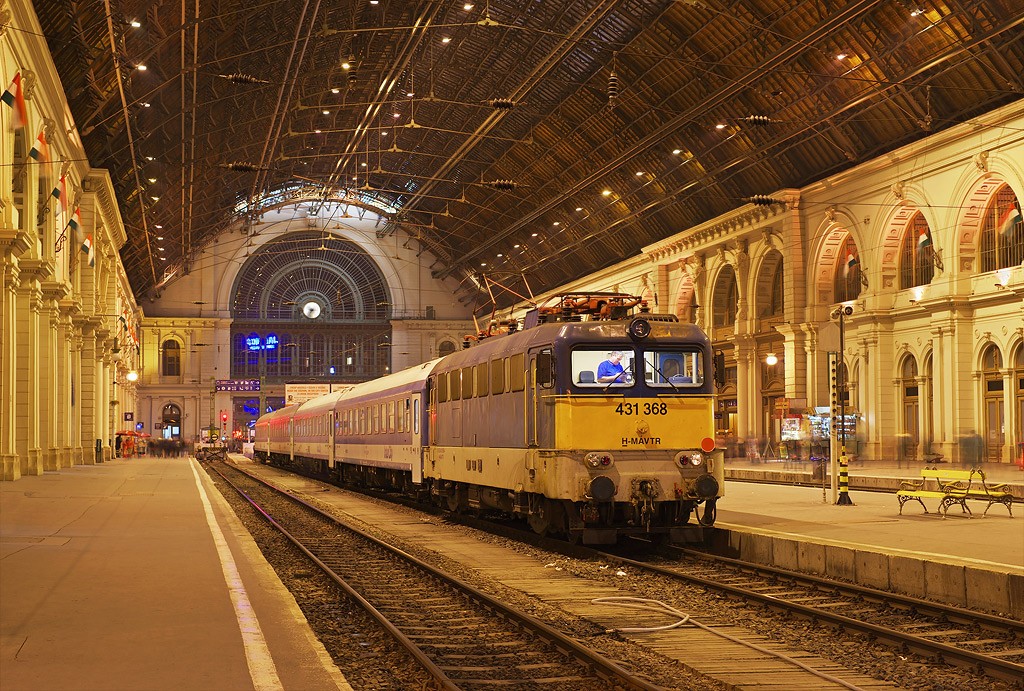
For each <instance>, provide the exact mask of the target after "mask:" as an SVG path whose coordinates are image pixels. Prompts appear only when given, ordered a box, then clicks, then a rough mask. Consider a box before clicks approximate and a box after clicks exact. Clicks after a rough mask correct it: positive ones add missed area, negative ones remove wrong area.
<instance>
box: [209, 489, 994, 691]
mask: <svg viewBox="0 0 1024 691" xmlns="http://www.w3.org/2000/svg"><path fill="white" fill-rule="evenodd" d="M326 488H327V486H326V485H325V490H326V491H329V492H330V491H343V490H337V488H330V489H326ZM225 496H228V495H227V494H225ZM228 498H229V500H231V501H232V504H233V505H234V504H235V503H236V502H237V501H238V500H235V499H231V498H230V497H228ZM303 498H304V499H305V500H306V501H308V502H309V503H311V504H313V505H315V506H317V507H318V508H320V509H322V510H324V511H326V512H328V513H332V514H335V515H338V517H339V518H342V519H344V520H345V521H346V522H351V523H353V524H355V525H356V526H357V527H359V528H361V529H363V530H365V531H366V532H368V533H370V534H373V535H381V536H387V537H388V538H389V539H390V540H392V541H394V543H395V544H397V545H398V546H400V547H401V548H402V549H404V550H405V551H407V552H409V553H410V554H414V555H415V556H417V557H419V558H421V559H423V560H424V561H427V562H429V563H432V564H436V565H437V566H439V567H441V568H443V569H445V570H446V571H449V572H450V573H452V574H454V575H455V576H457V577H458V578H460V579H462V580H464V581H466V582H468V583H470V584H472V585H474V586H475V587H477V588H479V589H480V590H483V591H485V592H487V593H489V594H492V595H495V596H497V597H499V598H501V599H502V601H504V602H508V603H511V604H512V605H513V606H514V607H516V608H518V609H521V610H522V611H525V612H529V613H530V614H531V615H533V616H535V617H537V618H538V619H541V620H543V621H545V622H547V623H549V624H551V625H553V626H555V627H557V628H559V629H560V630H562V631H564V632H566V633H568V634H569V635H572V636H575V637H576V638H578V639H579V640H581V641H583V642H585V643H587V644H588V645H590V646H592V647H593V648H594V649H595V650H598V651H600V652H601V653H602V654H603V655H605V656H607V657H608V658H610V659H612V660H615V661H616V662H618V663H619V664H622V665H623V666H624V667H625V668H627V669H640V670H643V671H644V673H645V674H646V675H647V676H648V678H649V679H650V680H651V681H652V682H654V683H656V684H660V685H663V686H665V687H666V688H672V689H724V688H727V687H726V686H725V685H723V684H720V683H719V682H717V681H715V680H712V679H710V678H708V677H704V676H701V675H698V674H695V673H693V672H691V671H689V670H687V669H685V668H684V667H682V666H680V665H679V664H677V663H675V662H674V661H671V660H668V659H666V658H665V657H664V656H662V655H659V654H657V653H653V652H650V651H648V650H646V649H644V648H643V647H641V646H638V645H636V644H634V643H632V642H630V641H626V640H623V639H622V638H621V637H619V636H617V635H614V634H613V635H608V634H605V633H604V631H603V629H602V628H601V627H600V626H598V625H597V624H595V623H593V622H590V621H587V620H584V619H582V618H580V617H576V616H574V615H571V614H568V613H566V612H564V611H562V610H560V609H558V608H557V607H554V606H551V605H549V604H547V603H544V602H541V601H539V600H537V599H536V598H534V597H532V596H529V595H526V594H524V593H522V592H521V591H518V590H515V589H512V588H509V587H507V586H504V585H503V584H501V583H499V582H496V581H494V580H492V579H489V578H486V577H483V576H482V575H481V574H480V573H479V572H477V571H475V570H474V569H471V568H469V567H466V566H464V565H462V564H460V563H458V562H456V561H454V560H452V559H449V558H447V557H445V556H444V555H442V554H439V553H437V552H434V551H432V550H429V549H426V548H424V547H422V546H420V545H419V544H416V543H412V542H408V541H405V540H401V539H398V538H394V537H393V536H391V535H390V534H388V533H386V532H385V531H382V530H380V529H378V528H377V527H375V526H373V525H370V524H367V523H364V522H362V521H360V520H359V519H358V518H354V517H353V516H351V515H350V514H347V513H341V512H339V511H338V510H337V509H336V508H334V507H332V506H331V505H330V504H329V503H327V502H324V501H320V500H318V498H317V497H316V495H315V494H306V495H304V496H303ZM362 499H364V500H368V501H374V502H377V501H380V500H376V499H368V498H366V497H362ZM381 503H383V504H386V505H387V506H388V507H389V509H391V510H394V511H397V512H408V514H409V516H410V517H413V518H414V519H415V520H420V521H423V522H430V523H433V524H435V525H442V526H446V527H447V528H448V529H449V530H452V531H457V532H462V533H464V534H468V535H471V536H472V537H473V538H474V539H477V540H480V541H485V542H489V543H492V544H496V545H500V546H501V547H503V548H505V549H509V550H512V551H515V552H517V553H520V554H524V555H527V556H529V557H531V558H534V559H536V560H538V561H539V562H541V563H545V564H548V563H554V564H556V567H557V568H561V569H563V570H565V571H566V572H567V573H570V574H574V575H578V576H580V577H583V578H588V579H592V580H598V581H606V582H608V583H609V584H614V586H615V587H618V588H621V589H628V590H632V591H634V592H635V593H636V595H637V596H640V597H647V598H652V599H656V600H661V601H664V602H666V603H668V604H669V605H671V606H673V607H675V608H677V609H680V610H682V611H684V612H687V613H689V614H690V615H691V616H692V617H693V618H695V619H697V620H701V619H702V618H709V617H714V618H715V619H716V620H723V619H724V620H726V621H728V622H730V623H733V624H736V625H738V626H745V627H748V628H750V629H751V630H753V631H755V632H757V633H758V634H760V635H762V636H765V637H766V638H768V639H770V640H773V641H777V642H779V643H783V644H785V645H788V646H791V647H793V648H798V649H803V650H808V651H813V652H814V653H815V654H817V655H820V656H821V657H823V658H826V659H830V660H834V661H836V662H838V663H840V664H843V665H845V666H847V667H849V668H850V669H854V670H857V671H859V672H861V673H862V674H865V675H868V676H871V677H873V678H875V679H879V680H884V681H887V682H889V683H891V684H893V685H895V686H899V687H901V688H906V689H922V690H923V689H929V690H933V691H940V690H941V691H960V690H962V691H1005V690H1008V689H1012V688H1013V687H1012V686H1011V685H1009V684H1006V683H1003V682H1000V681H997V680H992V679H989V678H988V677H985V676H982V675H979V674H976V673H974V672H972V671H971V670H966V669H961V668H957V667H952V666H940V665H937V664H936V663H932V662H929V661H928V660H925V659H923V658H921V657H919V656H914V655H903V654H900V653H898V652H895V651H893V650H891V649H889V648H886V647H884V646H881V645H876V644H873V643H871V642H870V641H868V639H867V638H866V637H864V636H862V635H859V634H849V633H838V632H836V631H835V630H834V629H831V628H829V627H826V626H821V625H815V624H812V623H810V622H805V621H799V620H792V619H787V618H785V617H783V616H782V615H778V614H775V613H772V612H769V611H766V610H763V609H760V608H753V607H750V606H748V605H745V604H743V603H739V602H736V601H733V600H730V599H728V598H725V597H724V596H721V595H716V594H714V593H707V592H704V590H703V589H701V588H680V587H679V586H678V585H677V584H673V585H671V586H669V585H668V584H667V581H666V579H665V578H663V577H660V576H653V575H647V574H642V573H637V572H635V571H634V570H633V569H630V568H626V569H624V571H625V573H626V575H625V576H617V575H615V573H616V572H617V571H619V569H611V568H608V564H603V563H601V562H598V561H591V560H580V559H573V558H569V557H565V556H562V555H556V554H552V553H550V552H546V551H544V550H541V549H537V548H535V547H532V546H530V545H525V544H522V543H519V542H515V541H513V540H508V539H506V538H502V537H497V536H494V535H489V534H486V533H481V532H480V531H476V530H473V529H470V528H466V527H463V526H458V525H454V524H449V523H447V522H446V521H444V520H443V519H442V518H438V517H434V516H430V515H427V514H424V513H421V512H418V511H415V510H413V509H408V508H405V507H401V506H396V505H393V504H390V503H387V502H381ZM236 513H239V515H240V516H242V517H243V523H244V524H245V525H246V527H248V528H249V529H250V531H251V532H252V533H253V536H254V538H255V539H256V542H257V544H259V545H260V548H261V549H262V550H263V552H264V554H265V555H267V559H268V561H270V563H271V564H272V565H273V566H274V568H275V569H276V570H277V571H278V573H279V574H280V576H281V579H282V581H283V582H284V583H285V585H286V586H287V587H288V588H289V589H290V590H292V592H293V594H294V595H295V598H296V601H297V602H298V603H299V605H300V607H301V608H302V610H303V612H305V614H306V617H307V619H308V620H309V621H310V625H311V626H312V628H313V630H314V631H315V632H316V634H317V636H318V637H319V638H320V639H321V640H322V641H324V645H325V647H327V650H328V652H329V653H330V654H331V655H332V657H333V658H334V659H335V662H336V663H337V664H338V666H339V668H340V669H341V670H342V672H343V673H344V674H345V675H346V676H347V677H348V678H349V683H351V684H352V686H353V687H354V688H356V689H406V688H410V684H411V683H413V682H412V680H413V679H414V678H417V679H418V678H422V675H418V674H417V673H416V671H415V665H414V664H413V663H411V662H410V661H409V659H408V658H407V656H406V655H405V653H404V652H403V651H401V650H400V649H399V648H398V646H396V645H395V644H394V643H393V642H392V641H391V639H390V637H388V636H387V635H386V634H383V633H381V632H380V630H379V629H378V628H377V627H376V624H375V623H374V622H373V621H372V620H370V619H369V617H367V616H366V615H364V614H363V613H362V611H361V610H359V609H358V608H357V607H355V606H354V605H348V604H346V603H345V600H344V599H342V600H341V605H330V604H325V603H327V602H335V603H336V602H338V597H337V596H335V597H329V596H328V594H329V593H331V592H334V591H335V590H336V589H335V588H334V586H333V584H330V582H329V581H327V579H326V578H324V577H322V576H317V575H312V572H311V569H310V568H309V567H308V565H305V564H301V565H298V564H299V563H300V562H299V560H300V558H301V557H300V556H299V555H298V554H297V553H295V551H294V550H293V548H291V546H290V545H287V544H286V543H284V541H283V540H281V539H280V538H274V537H273V536H270V535H267V533H270V531H269V529H268V528H267V527H266V526H265V524H263V525H261V522H258V521H256V520H255V519H253V518H251V517H250V516H248V513H247V512H243V511H241V510H239V509H238V507H237V506H236ZM268 547H269V549H268ZM289 555H290V556H289ZM279 561H283V563H281V564H279V563H278V562H279ZM342 597H344V596H342Z"/></svg>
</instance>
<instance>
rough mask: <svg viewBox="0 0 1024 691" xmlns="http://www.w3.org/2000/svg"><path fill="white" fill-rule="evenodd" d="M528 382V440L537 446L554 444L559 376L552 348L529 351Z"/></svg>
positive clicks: (548, 446) (544, 446)
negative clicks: (556, 390)
mask: <svg viewBox="0 0 1024 691" xmlns="http://www.w3.org/2000/svg"><path fill="white" fill-rule="evenodd" d="M529 358H530V362H529V367H528V368H527V375H528V379H527V382H526V443H527V446H530V447H533V448H538V447H539V448H542V449H550V448H551V447H552V446H554V420H553V417H554V411H555V398H554V394H555V386H554V384H555V379H554V362H553V360H552V357H551V348H549V347H545V348H535V349H532V350H530V352H529Z"/></svg>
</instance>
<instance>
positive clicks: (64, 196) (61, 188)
mask: <svg viewBox="0 0 1024 691" xmlns="http://www.w3.org/2000/svg"><path fill="white" fill-rule="evenodd" d="M64 178H65V176H63V175H61V176H60V182H58V183H57V184H56V185H55V186H54V188H53V191H52V192H50V196H51V197H53V198H54V199H56V200H57V202H58V203H59V204H60V210H59V211H58V213H64V212H65V211H67V210H68V186H67V183H66V182H65V180H64Z"/></svg>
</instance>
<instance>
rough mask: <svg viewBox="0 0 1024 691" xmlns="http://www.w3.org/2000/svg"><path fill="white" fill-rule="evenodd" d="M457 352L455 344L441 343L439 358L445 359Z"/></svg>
mask: <svg viewBox="0 0 1024 691" xmlns="http://www.w3.org/2000/svg"><path fill="white" fill-rule="evenodd" d="M454 352H455V344H454V343H452V342H451V341H441V343H440V344H438V346H437V356H438V357H444V356H445V355H451V354H452V353H454Z"/></svg>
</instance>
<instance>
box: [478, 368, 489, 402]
mask: <svg viewBox="0 0 1024 691" xmlns="http://www.w3.org/2000/svg"><path fill="white" fill-rule="evenodd" d="M487 384H488V378H487V363H486V362H485V363H483V364H482V365H477V366H476V395H477V396H486V395H487Z"/></svg>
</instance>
